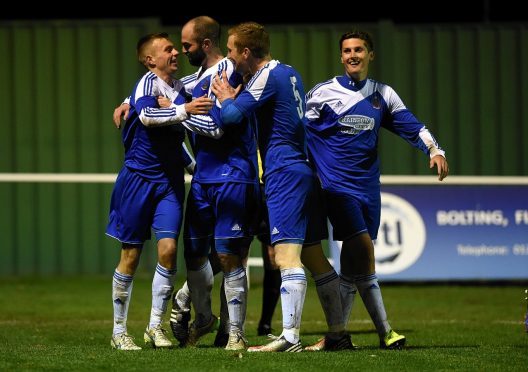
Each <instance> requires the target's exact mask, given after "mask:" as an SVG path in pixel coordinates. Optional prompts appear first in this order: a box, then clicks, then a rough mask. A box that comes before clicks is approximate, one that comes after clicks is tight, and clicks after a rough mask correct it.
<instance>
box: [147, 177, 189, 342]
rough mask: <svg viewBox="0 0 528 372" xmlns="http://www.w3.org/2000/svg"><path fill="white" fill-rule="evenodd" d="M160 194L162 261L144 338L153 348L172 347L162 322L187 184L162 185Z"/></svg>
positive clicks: (157, 219)
mask: <svg viewBox="0 0 528 372" xmlns="http://www.w3.org/2000/svg"><path fill="white" fill-rule="evenodd" d="M156 194H157V195H156V196H157V198H156V199H157V200H158V204H157V206H156V208H155V210H154V214H153V222H152V228H153V230H154V232H155V234H156V240H157V242H158V244H157V250H158V263H157V265H156V271H155V273H154V278H153V280H152V308H151V312H150V321H149V325H148V327H147V329H146V331H145V334H144V335H143V338H144V340H145V343H148V344H150V345H152V346H153V347H158V348H170V347H172V342H171V341H170V340H169V339H168V337H167V331H166V330H165V329H164V328H163V327H162V322H163V318H164V316H165V314H166V313H167V307H168V304H169V302H170V300H171V298H172V291H173V290H174V281H175V280H176V270H177V263H176V259H177V241H178V237H179V234H180V229H181V225H182V220H183V198H184V190H183V184H182V185H163V186H161V185H160V186H158V189H157V193H156Z"/></svg>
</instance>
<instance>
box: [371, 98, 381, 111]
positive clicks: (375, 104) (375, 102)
mask: <svg viewBox="0 0 528 372" xmlns="http://www.w3.org/2000/svg"><path fill="white" fill-rule="evenodd" d="M372 107H374V108H375V109H377V110H379V109H380V108H381V102H380V99H379V97H378V95H377V94H374V96H373V97H372Z"/></svg>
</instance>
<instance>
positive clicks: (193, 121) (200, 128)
mask: <svg viewBox="0 0 528 372" xmlns="http://www.w3.org/2000/svg"><path fill="white" fill-rule="evenodd" d="M218 72H219V73H221V74H222V77H223V79H226V81H228V82H229V85H230V86H231V87H235V86H238V85H239V84H240V83H241V80H242V78H241V76H240V75H238V74H237V73H235V69H234V66H233V64H232V62H231V61H228V60H225V61H224V62H222V63H220V64H219V67H218ZM217 76H218V75H216V77H217ZM208 94H209V97H211V98H213V99H215V98H216V97H215V95H214V93H213V91H212V84H210V85H209V92H208ZM221 107H222V104H221V103H220V101H219V100H216V104H215V105H214V106H213V108H211V110H210V111H209V112H208V113H207V115H193V116H191V117H190V118H189V119H188V120H186V121H185V122H184V123H183V125H184V126H185V127H186V128H187V129H188V130H190V131H191V132H194V133H197V134H199V135H202V136H207V137H211V138H215V139H219V138H221V137H222V135H223V134H224V131H223V129H222V128H221V126H222V114H221Z"/></svg>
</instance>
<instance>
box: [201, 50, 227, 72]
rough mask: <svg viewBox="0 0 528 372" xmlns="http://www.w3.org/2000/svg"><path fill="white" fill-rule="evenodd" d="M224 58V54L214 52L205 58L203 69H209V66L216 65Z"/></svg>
mask: <svg viewBox="0 0 528 372" xmlns="http://www.w3.org/2000/svg"><path fill="white" fill-rule="evenodd" d="M222 59H224V56H223V55H222V54H219V53H214V54H211V55H209V56H207V58H205V61H204V63H203V64H202V69H203V70H207V69H208V68H209V67H212V66H214V65H216V64H217V63H218V62H220V61H221V60H222Z"/></svg>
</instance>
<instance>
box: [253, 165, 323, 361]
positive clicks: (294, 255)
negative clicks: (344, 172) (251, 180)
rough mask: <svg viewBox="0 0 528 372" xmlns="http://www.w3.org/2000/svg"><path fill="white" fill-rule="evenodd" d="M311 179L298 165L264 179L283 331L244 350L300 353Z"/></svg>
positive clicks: (310, 175)
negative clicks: (303, 254)
mask: <svg viewBox="0 0 528 372" xmlns="http://www.w3.org/2000/svg"><path fill="white" fill-rule="evenodd" d="M312 176H313V173H312V171H311V169H310V168H309V167H308V166H307V165H304V164H300V163H299V164H298V165H297V164H296V165H292V166H289V167H287V168H284V169H283V170H281V171H278V172H275V173H273V174H271V175H269V176H268V177H267V179H266V184H265V193H266V203H267V207H268V213H269V222H270V236H271V241H272V244H273V247H274V250H275V263H276V264H277V266H278V267H279V269H280V271H281V279H282V281H281V306H282V327H283V329H282V333H281V335H280V336H279V337H278V338H277V339H276V340H273V341H272V342H270V343H268V344H266V345H263V346H256V347H250V348H248V351H252V352H253V351H259V352H297V351H301V350H302V345H301V341H300V336H299V333H300V325H301V315H302V309H303V305H304V299H305V296H306V285H307V282H306V275H305V273H304V269H303V266H302V264H301V249H302V244H303V242H304V237H305V234H306V230H307V225H308V216H307V215H306V213H305V211H306V203H307V201H308V199H309V198H308V195H309V194H310V193H311V192H312V190H313V187H314V185H313V178H312ZM285 195H287V196H288V197H285Z"/></svg>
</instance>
